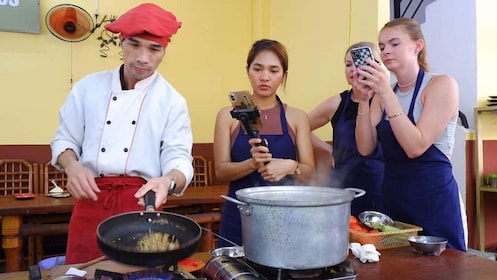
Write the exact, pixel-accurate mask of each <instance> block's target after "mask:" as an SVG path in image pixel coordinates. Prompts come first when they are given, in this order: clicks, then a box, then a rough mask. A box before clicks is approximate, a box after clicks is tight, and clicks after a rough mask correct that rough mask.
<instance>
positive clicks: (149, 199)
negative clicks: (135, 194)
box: [143, 191, 155, 212]
mask: <svg viewBox="0 0 497 280" xmlns="http://www.w3.org/2000/svg"><path fill="white" fill-rule="evenodd" d="M143 202H144V203H145V211H148V212H153V211H155V192H154V191H148V192H147V193H146V194H145V196H144V197H143Z"/></svg>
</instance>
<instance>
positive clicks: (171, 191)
mask: <svg viewBox="0 0 497 280" xmlns="http://www.w3.org/2000/svg"><path fill="white" fill-rule="evenodd" d="M166 177H167V178H169V180H171V184H169V190H168V191H167V195H172V194H174V190H175V189H176V179H174V177H173V176H166Z"/></svg>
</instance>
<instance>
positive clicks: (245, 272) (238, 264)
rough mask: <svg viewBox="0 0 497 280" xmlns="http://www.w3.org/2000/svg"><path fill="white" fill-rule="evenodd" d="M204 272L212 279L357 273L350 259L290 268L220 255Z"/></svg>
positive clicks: (315, 279)
mask: <svg viewBox="0 0 497 280" xmlns="http://www.w3.org/2000/svg"><path fill="white" fill-rule="evenodd" d="M204 274H205V276H206V277H207V279H210V280H231V279H253V280H256V279H261V280H291V279H295V280H301V279H307V280H309V279H312V280H331V279H333V280H337V279H343V280H345V279H351V280H353V279H356V278H357V273H356V272H355V271H354V268H353V267H352V263H351V262H350V261H349V260H345V261H344V262H342V263H340V264H337V265H334V266H330V267H324V268H318V269H307V270H289V269H282V268H273V267H267V266H264V265H260V264H257V263H254V262H251V261H249V260H247V259H246V258H233V257H228V256H219V257H215V258H213V259H211V260H210V261H209V262H208V263H207V265H206V266H205V270H204Z"/></svg>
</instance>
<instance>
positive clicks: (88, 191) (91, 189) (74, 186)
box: [64, 161, 100, 201]
mask: <svg viewBox="0 0 497 280" xmlns="http://www.w3.org/2000/svg"><path fill="white" fill-rule="evenodd" d="M64 170H65V172H66V175H67V183H66V189H67V191H68V192H69V193H70V194H71V195H72V196H73V197H74V198H76V199H91V200H93V201H97V200H98V196H97V193H99V192H100V189H99V188H98V186H97V183H95V177H93V175H92V174H91V172H90V171H89V170H88V169H86V168H85V167H84V166H82V165H81V164H79V163H78V162H77V161H73V162H71V163H70V164H69V165H67V166H65V168H64Z"/></svg>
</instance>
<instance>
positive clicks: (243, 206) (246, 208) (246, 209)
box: [221, 195, 252, 216]
mask: <svg viewBox="0 0 497 280" xmlns="http://www.w3.org/2000/svg"><path fill="white" fill-rule="evenodd" d="M221 197H222V198H224V199H226V200H228V201H231V202H233V203H236V204H237V207H238V210H240V213H242V214H244V215H247V216H250V215H252V205H250V204H248V203H245V202H243V201H240V200H238V199H236V198H233V197H230V196H227V195H221Z"/></svg>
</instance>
